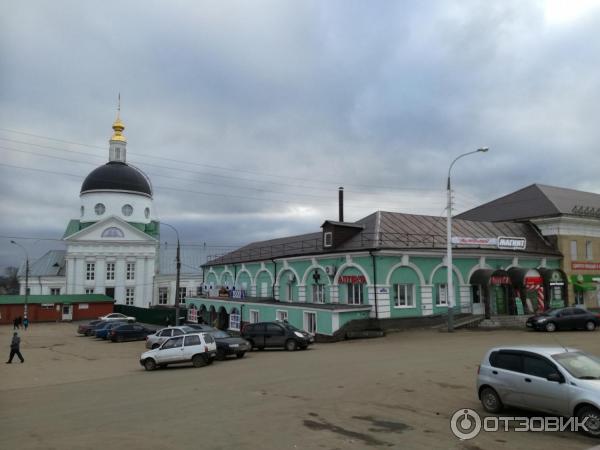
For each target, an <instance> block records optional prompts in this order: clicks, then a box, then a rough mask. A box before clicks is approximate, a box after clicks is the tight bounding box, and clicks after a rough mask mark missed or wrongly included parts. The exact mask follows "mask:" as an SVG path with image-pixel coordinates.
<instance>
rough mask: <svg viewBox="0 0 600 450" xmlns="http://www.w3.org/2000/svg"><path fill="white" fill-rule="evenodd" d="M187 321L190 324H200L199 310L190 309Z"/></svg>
mask: <svg viewBox="0 0 600 450" xmlns="http://www.w3.org/2000/svg"><path fill="white" fill-rule="evenodd" d="M187 320H188V322H194V323H196V322H198V310H197V309H196V308H188V311H187Z"/></svg>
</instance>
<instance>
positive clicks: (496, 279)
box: [490, 275, 510, 286]
mask: <svg viewBox="0 0 600 450" xmlns="http://www.w3.org/2000/svg"><path fill="white" fill-rule="evenodd" d="M490 283H491V284H493V285H494V286H496V285H499V284H510V277H509V276H508V275H494V276H492V277H491V278H490Z"/></svg>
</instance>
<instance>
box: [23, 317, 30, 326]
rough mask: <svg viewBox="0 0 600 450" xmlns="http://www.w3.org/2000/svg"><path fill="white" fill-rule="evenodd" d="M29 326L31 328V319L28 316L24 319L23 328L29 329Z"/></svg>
mask: <svg viewBox="0 0 600 450" xmlns="http://www.w3.org/2000/svg"><path fill="white" fill-rule="evenodd" d="M28 326H29V318H28V317H27V316H25V318H24V319H23V328H25V329H27V327H28Z"/></svg>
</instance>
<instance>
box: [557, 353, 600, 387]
mask: <svg viewBox="0 0 600 450" xmlns="http://www.w3.org/2000/svg"><path fill="white" fill-rule="evenodd" d="M552 358H553V359H554V360H555V361H556V362H558V363H559V364H560V365H561V366H563V367H564V368H565V369H566V370H567V372H569V373H570V374H571V375H573V376H574V377H576V378H579V379H580V380H600V359H598V358H596V357H595V356H592V355H588V354H586V353H582V352H565V353H558V354H556V355H552Z"/></svg>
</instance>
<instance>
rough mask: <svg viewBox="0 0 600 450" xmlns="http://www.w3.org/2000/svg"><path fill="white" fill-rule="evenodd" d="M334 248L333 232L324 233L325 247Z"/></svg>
mask: <svg viewBox="0 0 600 450" xmlns="http://www.w3.org/2000/svg"><path fill="white" fill-rule="evenodd" d="M332 246H333V232H331V231H327V232H325V233H323V247H332Z"/></svg>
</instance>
